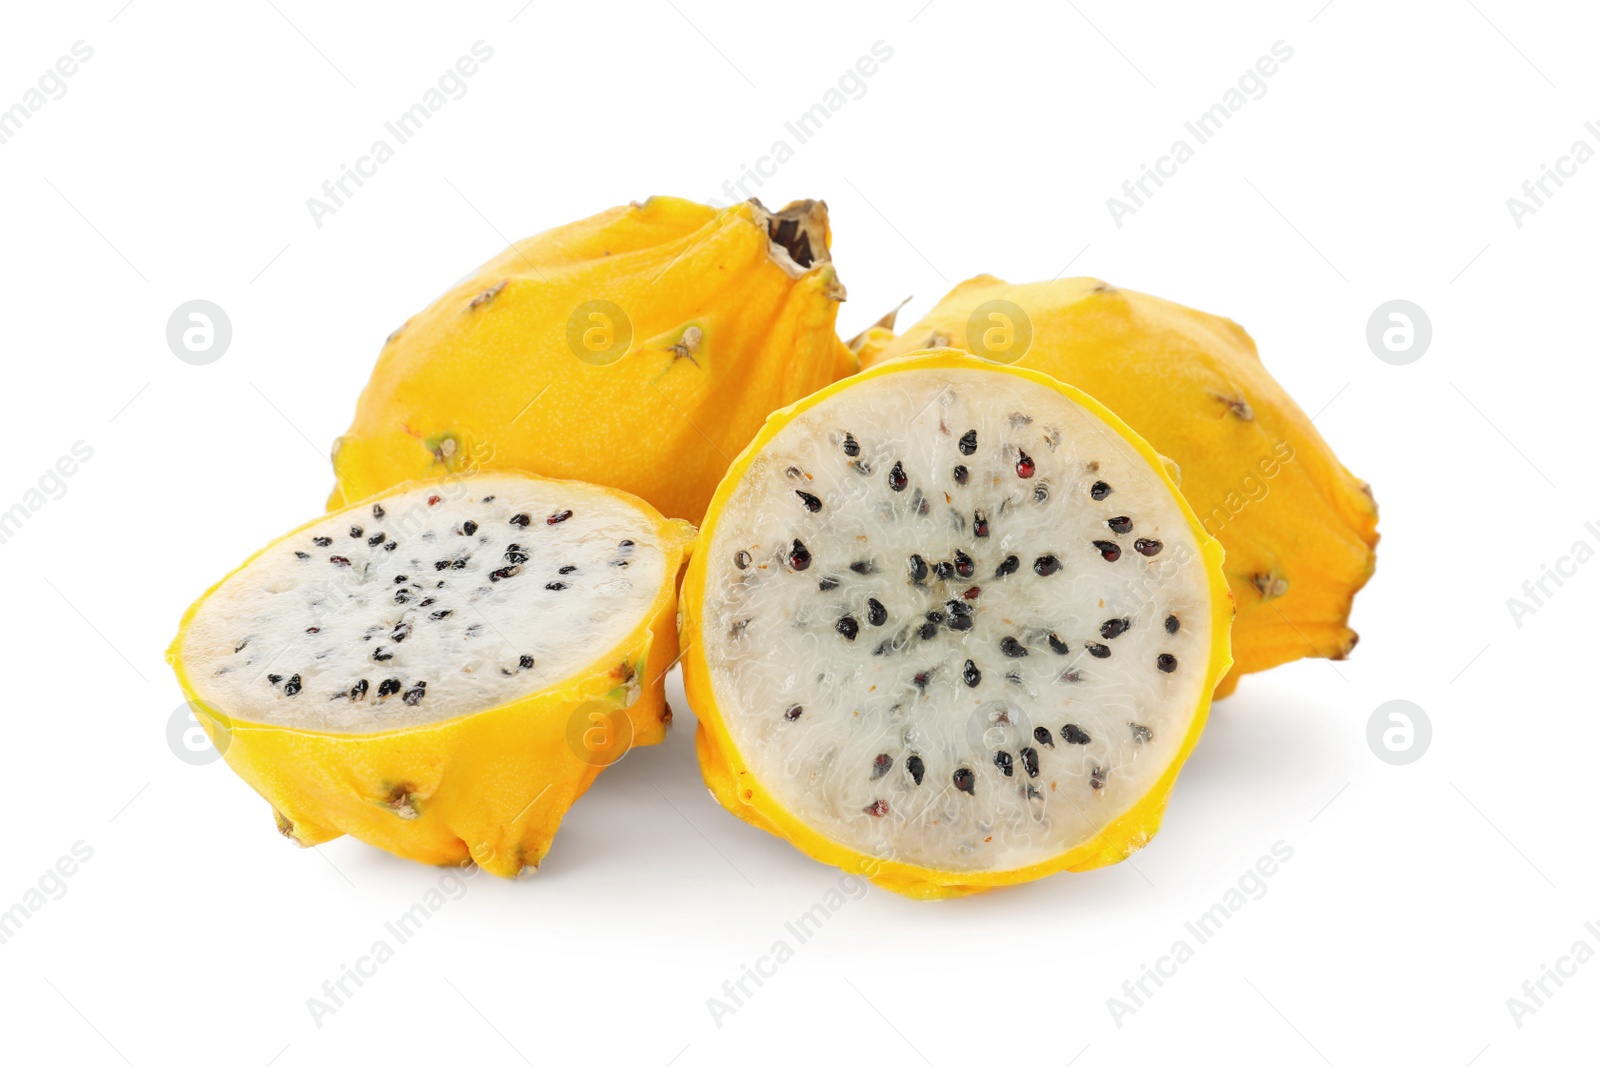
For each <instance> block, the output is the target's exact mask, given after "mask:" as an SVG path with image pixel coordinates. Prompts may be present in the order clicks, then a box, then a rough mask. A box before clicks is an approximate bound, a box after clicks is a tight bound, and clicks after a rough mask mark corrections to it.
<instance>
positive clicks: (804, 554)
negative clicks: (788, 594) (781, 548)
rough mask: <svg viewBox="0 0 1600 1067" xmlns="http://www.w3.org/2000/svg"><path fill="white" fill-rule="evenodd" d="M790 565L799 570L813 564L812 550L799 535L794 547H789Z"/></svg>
mask: <svg viewBox="0 0 1600 1067" xmlns="http://www.w3.org/2000/svg"><path fill="white" fill-rule="evenodd" d="M789 566H791V567H793V568H794V569H795V570H797V571H803V570H805V569H806V568H807V567H809V566H811V552H810V550H808V549H807V548H806V546H805V544H804V543H803V542H801V540H800V539H799V538H798V537H797V538H795V542H794V547H792V548H790V549H789Z"/></svg>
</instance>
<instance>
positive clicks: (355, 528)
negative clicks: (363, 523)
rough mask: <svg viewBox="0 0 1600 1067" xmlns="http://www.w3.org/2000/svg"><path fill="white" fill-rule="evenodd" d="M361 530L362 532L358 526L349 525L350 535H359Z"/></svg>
mask: <svg viewBox="0 0 1600 1067" xmlns="http://www.w3.org/2000/svg"><path fill="white" fill-rule="evenodd" d="M361 532H362V531H361V527H359V526H352V527H350V536H351V537H360V536H361Z"/></svg>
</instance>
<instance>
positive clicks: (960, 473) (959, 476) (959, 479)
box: [951, 463, 967, 485]
mask: <svg viewBox="0 0 1600 1067" xmlns="http://www.w3.org/2000/svg"><path fill="white" fill-rule="evenodd" d="M951 473H952V474H954V475H955V476H956V484H957V485H966V484H967V468H966V466H965V465H963V464H960V463H958V464H956V469H955V470H953V471H951Z"/></svg>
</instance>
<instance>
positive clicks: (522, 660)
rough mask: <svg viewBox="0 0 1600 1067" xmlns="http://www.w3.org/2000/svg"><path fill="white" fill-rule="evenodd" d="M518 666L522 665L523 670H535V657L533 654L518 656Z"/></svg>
mask: <svg viewBox="0 0 1600 1067" xmlns="http://www.w3.org/2000/svg"><path fill="white" fill-rule="evenodd" d="M517 666H518V667H520V668H521V669H522V670H525V671H531V670H533V657H532V656H518V657H517Z"/></svg>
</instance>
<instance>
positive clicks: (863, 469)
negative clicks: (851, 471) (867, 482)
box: [850, 459, 872, 474]
mask: <svg viewBox="0 0 1600 1067" xmlns="http://www.w3.org/2000/svg"><path fill="white" fill-rule="evenodd" d="M850 466H852V467H854V468H855V470H856V473H857V474H871V473H872V464H870V463H868V462H867V461H866V460H864V459H858V460H856V461H855V462H854V463H852V464H850Z"/></svg>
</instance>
